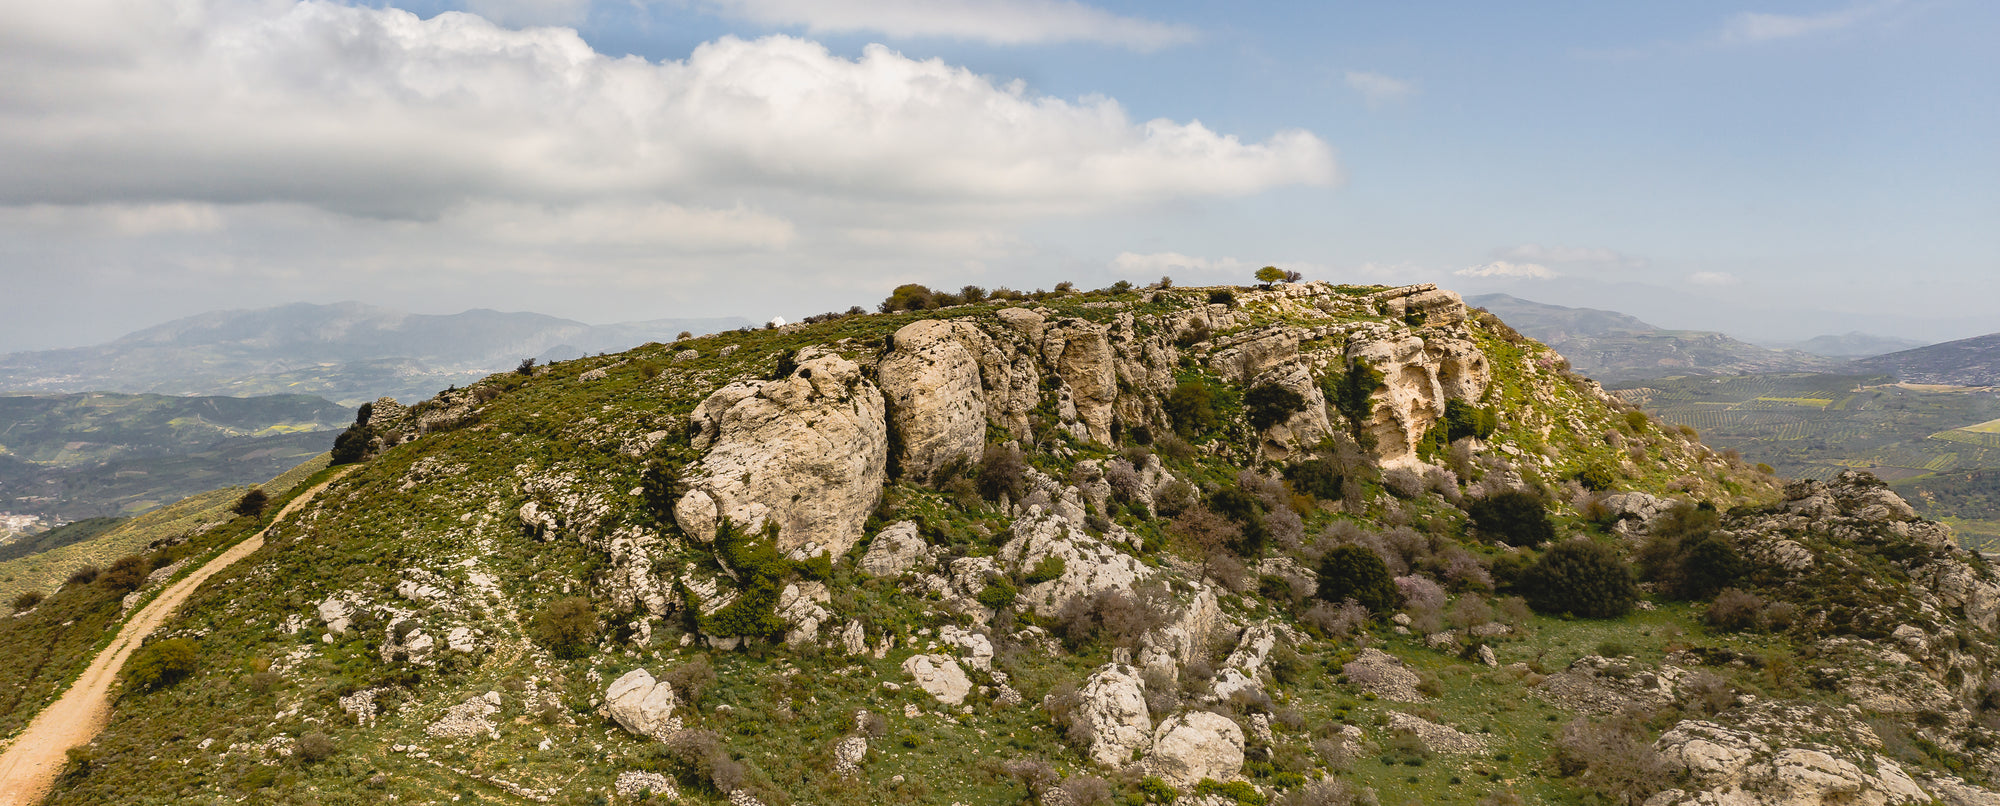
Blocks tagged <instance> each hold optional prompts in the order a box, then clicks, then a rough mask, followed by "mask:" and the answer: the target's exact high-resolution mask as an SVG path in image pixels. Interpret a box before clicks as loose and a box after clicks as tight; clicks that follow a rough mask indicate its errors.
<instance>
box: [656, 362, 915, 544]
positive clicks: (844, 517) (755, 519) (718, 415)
mask: <svg viewBox="0 0 2000 806" xmlns="http://www.w3.org/2000/svg"><path fill="white" fill-rule="evenodd" d="M691 420H692V425H693V430H694V435H693V438H692V439H693V444H694V447H695V448H697V449H705V450H706V451H707V452H706V453H705V454H703V456H702V458H701V461H700V462H699V463H697V464H695V465H694V466H693V467H691V468H690V472H689V474H688V476H687V477H686V478H685V479H684V481H685V483H686V484H687V487H688V492H687V494H686V495H684V496H682V497H681V499H680V501H679V502H677V503H675V505H674V520H675V521H676V522H677V523H679V524H680V526H681V529H682V530H683V531H685V532H687V534H688V535H690V536H692V537H694V538H695V539H697V540H701V541H704V542H705V541H710V540H713V539H715V530H716V526H717V524H718V523H719V522H720V521H721V519H723V518H728V519H729V520H731V521H732V522H734V523H735V524H736V525H737V527H738V528H741V529H745V530H748V531H750V532H753V533H754V532H757V531H759V530H761V529H763V528H764V524H765V523H766V522H767V521H768V522H773V523H776V524H777V525H778V550H779V551H781V552H784V553H786V554H792V553H794V552H795V551H797V550H805V551H808V552H816V550H819V549H824V550H826V551H829V552H832V553H833V554H834V555H836V556H838V555H840V554H844V553H846V551H847V550H848V549H849V548H851V547H853V545H854V544H855V543H856V542H859V541H860V539H861V526H862V523H863V522H865V521H866V520H867V519H868V513H869V511H871V510H873V509H874V507H875V502H876V500H877V499H878V498H879V497H880V496H881V493H882V482H883V480H884V478H885V476H886V473H887V463H888V457H889V453H888V451H889V433H888V426H887V424H886V420H885V419H884V403H883V400H882V393H881V392H879V391H877V390H876V388H875V385H874V384H872V383H870V382H869V381H868V380H867V379H866V378H863V377H862V375H861V369H860V367H857V366H855V365H854V362H852V361H848V360H847V359H845V358H842V357H840V356H838V355H832V354H821V353H815V352H813V351H812V350H811V349H808V350H805V351H801V356H800V359H799V361H798V368H797V369H796V370H794V371H793V372H792V374H790V375H788V376H786V377H784V378H780V379H778V380H774V381H741V382H737V383H732V384H730V385H728V386H725V387H723V388H722V389H720V390H718V391H716V392H715V393H714V394H712V395H710V396H709V397H708V399H707V400H704V401H702V403H701V405H699V406H696V407H695V410H694V414H693V415H692V416H691Z"/></svg>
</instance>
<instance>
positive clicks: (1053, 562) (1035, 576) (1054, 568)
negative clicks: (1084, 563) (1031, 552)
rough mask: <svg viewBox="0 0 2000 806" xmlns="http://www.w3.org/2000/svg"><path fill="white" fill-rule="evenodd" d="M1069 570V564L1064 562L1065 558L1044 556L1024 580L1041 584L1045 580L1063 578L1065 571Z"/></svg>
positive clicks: (1033, 583) (1031, 583) (1032, 583)
mask: <svg viewBox="0 0 2000 806" xmlns="http://www.w3.org/2000/svg"><path fill="white" fill-rule="evenodd" d="M1067 570H1069V564H1068V563H1067V562H1064V561H1063V558H1061V557H1056V556H1048V557H1043V558H1042V561H1041V562H1038V563H1035V567H1034V569H1033V570H1031V571H1029V572H1028V576H1027V578H1026V579H1025V580H1023V581H1025V582H1027V583H1028V584H1030V585H1040V584H1042V583H1044V582H1048V581H1051V580H1055V579H1061V578H1062V575H1063V572H1064V571H1067Z"/></svg>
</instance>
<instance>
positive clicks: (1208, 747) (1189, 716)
mask: <svg viewBox="0 0 2000 806" xmlns="http://www.w3.org/2000/svg"><path fill="white" fill-rule="evenodd" d="M1146 770H1147V771H1148V772H1150V773H1152V774H1153V775H1158V776H1160V777H1161V778H1162V779H1164V780H1166V782H1167V783H1168V784H1170V785H1172V786H1174V787H1177V788H1187V787H1192V786H1194V785H1195V784H1197V783H1200V782H1201V779H1203V778H1213V779H1215V780H1217V781H1227V780H1230V779H1232V778H1235V777H1236V776H1237V775H1239V774H1241V773H1242V771H1243V729H1242V728H1239V727H1237V726H1236V723H1235V722H1232V721H1230V720H1229V719H1228V718H1227V717H1224V716H1221V715H1219V714H1212V713H1209V712H1207V711H1186V712H1183V713H1179V714H1175V715H1173V716H1170V717H1167V718H1166V720H1164V721H1162V722H1161V723H1160V726H1159V728H1158V729H1156V730H1154V731H1153V750H1152V752H1151V753H1150V754H1148V755H1147V756H1146Z"/></svg>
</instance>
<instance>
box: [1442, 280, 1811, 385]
mask: <svg viewBox="0 0 2000 806" xmlns="http://www.w3.org/2000/svg"><path fill="white" fill-rule="evenodd" d="M1466 302H1467V303H1468V304H1471V305H1475V306H1478V307H1481V308H1485V309H1486V310H1489V311H1492V312H1493V313H1494V314H1496V315H1498V316H1499V317H1500V318H1501V319H1504V320H1506V321H1507V323H1508V324H1509V325H1512V326H1513V327H1515V328H1516V329H1518V330H1520V331H1521V332H1522V333H1525V334H1527V335H1528V336H1530V337H1533V338H1534V339H1535V340H1537V341H1540V342H1542V343H1543V344H1547V345H1548V346H1550V347H1553V348H1555V350H1556V352H1559V353H1561V354H1562V356H1563V357H1564V358H1567V359H1569V362H1570V365H1571V366H1572V367H1574V368H1575V369H1576V371H1577V372H1580V373H1583V374H1584V375H1587V376H1589V377H1591V378H1594V379H1596V380H1598V381H1601V382H1603V383H1606V384H1613V385H1616V384H1621V383H1631V382H1635V381H1643V380H1648V379H1651V378H1660V377H1666V376H1671V375H1738V374H1743V373H1768V372H1829V371H1833V370H1835V369H1836V368H1838V367H1839V366H1840V362H1839V361H1837V360H1834V359H1830V358H1826V357H1824V356H1821V355H1814V354H1811V353H1808V352H1802V351H1800V350H1773V349H1769V348H1765V347H1759V346H1757V345H1755V344H1751V343H1749V342H1745V341H1739V340H1737V339H1734V338H1731V337H1729V336H1727V335H1724V334H1722V333H1714V332H1710V331H1704V330H1666V329H1663V328H1659V327H1655V326H1654V325H1651V324H1648V323H1646V322H1643V321H1641V320H1639V319H1637V318H1635V317H1632V316H1628V315H1625V314H1622V313H1618V312H1615V311H1602V310H1597V309H1594V308H1566V307H1563V306H1561V305H1548V304H1544V303H1540V302H1532V301H1529V300H1525V299H1521V298H1519V297H1513V296H1509V295H1506V294H1484V295H1481V296H1477V297H1472V298H1470V299H1468V300H1466Z"/></svg>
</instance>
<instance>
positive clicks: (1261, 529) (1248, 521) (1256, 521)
mask: <svg viewBox="0 0 2000 806" xmlns="http://www.w3.org/2000/svg"><path fill="white" fill-rule="evenodd" d="M1208 507H1209V509H1212V510H1215V513H1216V514H1217V515H1221V516H1222V517H1225V518H1228V519H1229V520H1230V521H1231V522H1233V523H1235V524H1236V526H1237V528H1238V536H1237V538H1236V540H1234V541H1232V542H1231V543H1230V544H1229V550H1230V551H1233V552H1235V553H1236V555H1237V556H1239V557H1244V558H1247V559H1252V560H1254V559H1257V558H1259V557H1262V556H1263V555H1264V548H1265V546H1266V544H1268V543H1269V542H1270V540H1271V532H1270V530H1269V529H1267V528H1265V526H1264V505H1263V503H1262V502H1260V501H1258V500H1257V497H1256V496H1254V495H1251V494H1250V493H1249V492H1248V491H1246V490H1244V489H1243V488H1242V487H1224V488H1222V489H1221V490H1217V491H1216V493H1215V494H1214V495H1212V496H1209V498H1208Z"/></svg>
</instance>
